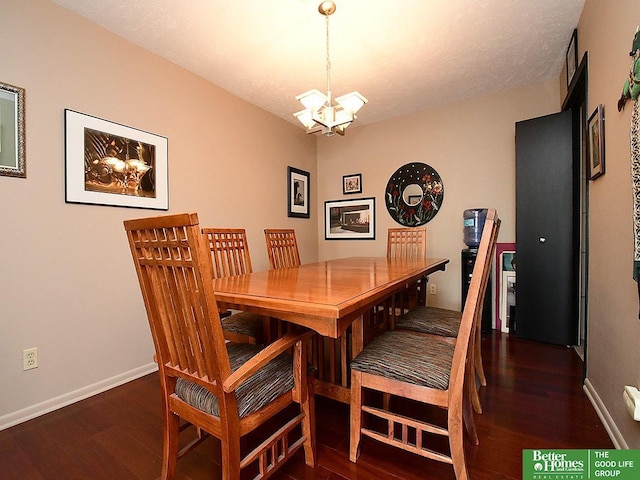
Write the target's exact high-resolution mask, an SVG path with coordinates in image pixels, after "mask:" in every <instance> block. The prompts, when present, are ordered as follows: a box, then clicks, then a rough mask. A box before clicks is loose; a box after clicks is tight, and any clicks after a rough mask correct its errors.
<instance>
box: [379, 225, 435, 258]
mask: <svg viewBox="0 0 640 480" xmlns="http://www.w3.org/2000/svg"><path fill="white" fill-rule="evenodd" d="M426 251H427V229H426V227H402V228H390V229H389V230H388V232H387V257H389V258H424V256H425V254H426Z"/></svg>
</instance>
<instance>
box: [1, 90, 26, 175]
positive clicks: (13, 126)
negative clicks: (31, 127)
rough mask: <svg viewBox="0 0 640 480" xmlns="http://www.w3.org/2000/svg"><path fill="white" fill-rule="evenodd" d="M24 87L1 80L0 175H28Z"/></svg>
mask: <svg viewBox="0 0 640 480" xmlns="http://www.w3.org/2000/svg"><path fill="white" fill-rule="evenodd" d="M24 139H25V134H24V88H20V87H14V86H13V85H8V84H6V83H1V82H0V175H4V176H7V177H20V178H26V177H27V161H26V158H25V152H24V150H25V140H24Z"/></svg>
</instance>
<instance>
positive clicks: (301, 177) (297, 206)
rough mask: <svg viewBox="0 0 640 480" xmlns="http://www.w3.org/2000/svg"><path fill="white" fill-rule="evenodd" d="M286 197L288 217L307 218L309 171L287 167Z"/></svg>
mask: <svg viewBox="0 0 640 480" xmlns="http://www.w3.org/2000/svg"><path fill="white" fill-rule="evenodd" d="M287 198H288V199H289V200H288V202H287V203H288V208H287V215H288V216H289V217H298V218H309V216H310V215H309V201H310V198H311V197H310V195H309V172H305V171H304V170H300V169H298V168H294V167H287Z"/></svg>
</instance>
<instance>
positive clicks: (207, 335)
mask: <svg viewBox="0 0 640 480" xmlns="http://www.w3.org/2000/svg"><path fill="white" fill-rule="evenodd" d="M124 226H125V230H126V232H127V237H128V240H129V246H130V248H131V254H132V256H133V260H134V264H135V267H136V272H137V274H138V281H139V283H140V289H141V290H142V296H143V298H144V304H145V308H146V311H147V317H148V320H149V325H150V328H151V333H152V336H153V341H154V344H155V348H156V356H157V361H158V365H159V368H160V373H161V375H167V376H170V377H183V378H187V379H189V380H191V381H193V382H195V383H198V384H200V385H203V386H206V387H207V388H210V389H211V390H212V391H213V392H218V393H219V392H221V384H222V381H221V380H224V379H226V377H227V376H228V375H229V374H230V365H229V357H228V354H227V350H226V347H225V342H224V337H223V333H222V327H221V323H220V317H219V315H218V308H217V305H216V299H215V297H214V293H213V284H212V282H211V278H212V273H211V270H212V269H211V260H210V254H209V252H208V250H207V248H206V246H205V244H204V239H203V236H202V234H201V233H200V228H199V225H198V216H197V214H195V213H192V214H179V215H168V216H162V217H154V218H145V219H139V220H127V221H125V222H124ZM163 383H164V382H163Z"/></svg>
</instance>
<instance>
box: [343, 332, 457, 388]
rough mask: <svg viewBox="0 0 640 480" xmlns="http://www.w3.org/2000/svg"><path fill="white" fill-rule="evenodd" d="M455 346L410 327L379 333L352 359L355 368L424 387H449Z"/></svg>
mask: <svg viewBox="0 0 640 480" xmlns="http://www.w3.org/2000/svg"><path fill="white" fill-rule="evenodd" d="M454 348H455V347H454V346H453V345H451V344H450V343H447V342H446V341H444V340H440V339H439V338H435V337H425V336H424V335H420V334H419V333H414V332H409V331H398V330H394V331H388V332H385V333H383V334H382V335H380V336H378V337H377V338H376V339H375V340H373V341H372V342H371V343H370V344H369V345H367V346H366V347H365V348H364V350H362V352H360V354H359V355H358V356H357V357H356V358H355V359H354V360H353V362H351V368H352V369H353V370H356V371H359V372H363V373H369V374H373V375H378V376H381V377H385V378H390V379H393V380H399V381H401V382H406V383H412V384H414V385H420V386H423V387H429V388H436V389H439V390H446V389H447V388H449V377H450V374H451V362H452V360H453V351H454Z"/></svg>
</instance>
